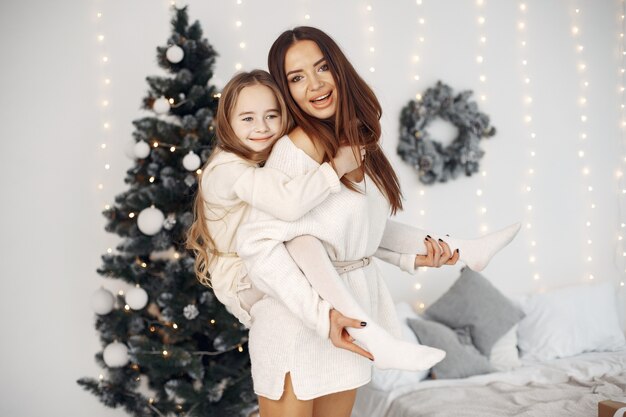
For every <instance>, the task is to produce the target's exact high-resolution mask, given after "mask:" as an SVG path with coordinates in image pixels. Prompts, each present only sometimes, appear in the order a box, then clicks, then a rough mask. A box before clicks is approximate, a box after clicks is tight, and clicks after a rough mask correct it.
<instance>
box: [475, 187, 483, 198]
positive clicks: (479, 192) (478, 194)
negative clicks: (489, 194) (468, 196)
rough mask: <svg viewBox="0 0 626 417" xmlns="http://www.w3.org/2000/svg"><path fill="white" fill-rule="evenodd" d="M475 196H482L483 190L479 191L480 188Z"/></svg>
mask: <svg viewBox="0 0 626 417" xmlns="http://www.w3.org/2000/svg"><path fill="white" fill-rule="evenodd" d="M476 195H477V196H479V197H480V196H481V195H483V190H481V189H480V188H479V189H478V190H476Z"/></svg>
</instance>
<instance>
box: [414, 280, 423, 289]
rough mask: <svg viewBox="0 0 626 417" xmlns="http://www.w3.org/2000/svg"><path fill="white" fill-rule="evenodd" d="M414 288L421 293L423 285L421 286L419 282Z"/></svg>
mask: <svg viewBox="0 0 626 417" xmlns="http://www.w3.org/2000/svg"><path fill="white" fill-rule="evenodd" d="M414 287H415V289H416V290H418V291H419V290H421V289H422V284H420V283H419V282H418V283H417V284H415V286H414Z"/></svg>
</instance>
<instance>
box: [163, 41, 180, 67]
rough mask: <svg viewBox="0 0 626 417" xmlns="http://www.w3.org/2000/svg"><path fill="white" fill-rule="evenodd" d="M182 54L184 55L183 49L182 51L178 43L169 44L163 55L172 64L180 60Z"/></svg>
mask: <svg viewBox="0 0 626 417" xmlns="http://www.w3.org/2000/svg"><path fill="white" fill-rule="evenodd" d="M184 56H185V51H183V48H181V47H180V46H178V45H172V46H170V47H169V48H167V51H166V52H165V57H166V58H167V60H168V61H170V62H171V63H172V64H178V63H179V62H180V61H182V60H183V57H184Z"/></svg>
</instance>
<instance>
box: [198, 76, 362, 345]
mask: <svg viewBox="0 0 626 417" xmlns="http://www.w3.org/2000/svg"><path fill="white" fill-rule="evenodd" d="M216 121H217V137H218V144H217V147H216V149H215V151H214V152H213V155H212V156H211V158H209V160H208V161H207V164H206V166H205V167H204V168H203V170H202V177H201V178H200V179H199V186H198V193H197V195H196V201H195V207H194V212H195V219H194V223H193V224H192V226H191V228H190V230H189V231H188V236H187V247H188V248H189V249H192V250H193V251H194V252H195V254H196V259H195V269H196V274H197V277H198V280H199V281H200V282H201V283H202V284H204V285H206V286H208V287H211V288H213V291H214V293H215V295H216V297H217V298H218V300H219V301H220V302H221V303H222V304H224V305H225V306H226V308H227V310H228V311H229V312H230V313H231V314H233V315H234V316H235V317H237V319H239V321H240V322H241V323H242V324H243V325H245V326H246V327H250V323H251V321H250V320H251V319H250V314H249V311H250V307H251V306H252V305H253V304H254V303H255V302H256V301H257V300H259V299H260V298H262V297H263V296H264V293H262V292H260V291H258V290H257V289H255V288H253V287H252V286H251V284H250V281H249V279H248V277H247V274H246V270H245V267H244V266H243V264H242V261H241V259H240V258H239V257H238V256H237V253H236V252H235V232H236V231H237V228H238V227H239V225H240V224H242V223H243V222H245V220H246V219H247V217H248V214H249V212H250V208H251V206H254V207H255V208H258V209H260V210H263V211H266V212H267V213H270V214H272V215H273V216H275V217H277V218H280V219H282V220H287V221H290V220H296V219H298V218H300V217H302V215H303V214H305V213H306V212H308V211H309V210H310V209H311V208H313V207H315V206H316V205H317V204H319V203H320V202H322V201H323V200H324V199H325V198H326V197H327V196H328V195H329V194H330V193H336V192H338V191H339V189H340V182H339V179H340V178H341V177H342V176H343V175H344V174H345V173H347V172H350V171H352V170H354V169H356V168H357V167H358V166H359V163H360V158H359V159H357V158H355V155H354V153H353V151H352V148H350V147H348V146H346V147H343V148H341V149H339V151H338V152H337V155H336V157H335V158H334V159H333V161H332V164H328V163H325V164H322V165H320V167H319V168H318V169H316V170H314V171H312V172H310V173H308V174H306V175H301V176H297V177H295V178H293V179H292V178H290V177H288V176H287V175H286V174H283V173H282V172H280V171H278V170H275V169H271V168H260V167H259V164H260V163H262V162H264V161H265V160H266V159H267V157H268V155H269V152H270V150H271V148H272V145H273V144H274V142H275V141H276V140H277V139H279V138H280V137H282V136H283V135H284V134H285V133H286V132H287V130H288V128H289V127H290V124H291V123H290V119H289V116H288V113H287V108H286V105H285V102H284V100H283V98H282V96H281V95H280V94H279V92H278V89H277V87H276V85H275V83H274V81H273V79H272V77H271V76H270V75H269V73H267V72H265V71H261V70H254V71H251V72H249V73H240V74H237V75H235V76H234V77H233V79H232V80H231V81H230V82H229V83H228V84H227V85H226V87H225V88H224V91H223V92H222V95H221V99H220V103H219V106H218V110H217V119H216ZM321 331H322V332H323V331H324V329H322V330H321ZM327 334H328V332H327V331H326V335H327Z"/></svg>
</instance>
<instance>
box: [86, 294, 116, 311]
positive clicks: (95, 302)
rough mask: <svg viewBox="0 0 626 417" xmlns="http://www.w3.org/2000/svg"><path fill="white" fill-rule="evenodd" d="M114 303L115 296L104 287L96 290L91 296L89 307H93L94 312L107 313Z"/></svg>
mask: <svg viewBox="0 0 626 417" xmlns="http://www.w3.org/2000/svg"><path fill="white" fill-rule="evenodd" d="M114 304H115V296H114V295H113V293H111V291H109V290H107V289H105V288H100V289H99V290H96V291H95V292H94V293H93V294H92V296H91V308H93V311H95V312H96V314H100V315H105V314H109V313H110V312H111V310H113V305H114Z"/></svg>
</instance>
